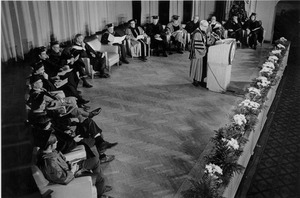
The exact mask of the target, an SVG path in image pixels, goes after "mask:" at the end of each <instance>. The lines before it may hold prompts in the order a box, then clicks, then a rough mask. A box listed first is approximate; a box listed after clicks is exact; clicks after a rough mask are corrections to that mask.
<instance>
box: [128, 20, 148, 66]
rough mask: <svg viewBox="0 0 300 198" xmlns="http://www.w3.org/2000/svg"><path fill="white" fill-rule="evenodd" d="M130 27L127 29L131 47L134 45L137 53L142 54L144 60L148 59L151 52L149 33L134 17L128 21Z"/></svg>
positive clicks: (141, 57)
mask: <svg viewBox="0 0 300 198" xmlns="http://www.w3.org/2000/svg"><path fill="white" fill-rule="evenodd" d="M128 23H129V27H128V28H127V29H126V35H127V38H128V39H129V40H130V45H131V46H130V47H133V49H134V51H135V54H138V55H140V59H141V60H142V61H147V54H149V43H148V40H147V38H148V35H147V34H146V33H145V31H144V30H143V28H141V27H140V26H137V25H136V22H135V20H134V19H131V20H129V21H128Z"/></svg>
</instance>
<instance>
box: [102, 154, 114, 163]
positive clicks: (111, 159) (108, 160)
mask: <svg viewBox="0 0 300 198" xmlns="http://www.w3.org/2000/svg"><path fill="white" fill-rule="evenodd" d="M114 159H115V156H114V155H105V157H103V158H101V159H100V164H104V163H108V162H111V161H113V160H114Z"/></svg>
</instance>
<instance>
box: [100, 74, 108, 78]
mask: <svg viewBox="0 0 300 198" xmlns="http://www.w3.org/2000/svg"><path fill="white" fill-rule="evenodd" d="M99 78H108V76H107V75H105V74H102V75H100V76H99Z"/></svg>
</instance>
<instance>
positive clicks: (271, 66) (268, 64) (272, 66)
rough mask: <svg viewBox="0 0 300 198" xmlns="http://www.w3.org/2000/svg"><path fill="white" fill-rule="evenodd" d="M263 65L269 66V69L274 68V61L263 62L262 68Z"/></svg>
mask: <svg viewBox="0 0 300 198" xmlns="http://www.w3.org/2000/svg"><path fill="white" fill-rule="evenodd" d="M264 67H267V68H271V69H275V65H274V63H272V62H265V63H264V64H263V68H264Z"/></svg>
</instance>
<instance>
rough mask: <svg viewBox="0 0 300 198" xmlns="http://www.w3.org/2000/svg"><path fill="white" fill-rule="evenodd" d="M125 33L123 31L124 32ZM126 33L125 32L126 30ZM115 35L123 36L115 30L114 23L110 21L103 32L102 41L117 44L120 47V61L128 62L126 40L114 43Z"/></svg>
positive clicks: (107, 43)
mask: <svg viewBox="0 0 300 198" xmlns="http://www.w3.org/2000/svg"><path fill="white" fill-rule="evenodd" d="M122 34H123V33H122ZM124 34H125V32H124ZM115 36H123V35H121V34H119V33H118V32H116V31H114V24H112V23H109V24H107V25H106V30H105V31H104V33H103V34H102V37H101V43H102V44H105V45H115V46H118V48H119V55H120V63H121V64H122V63H125V64H128V63H129V62H128V60H127V59H126V46H125V43H124V42H125V41H123V42H122V43H113V41H114V37H115Z"/></svg>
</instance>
